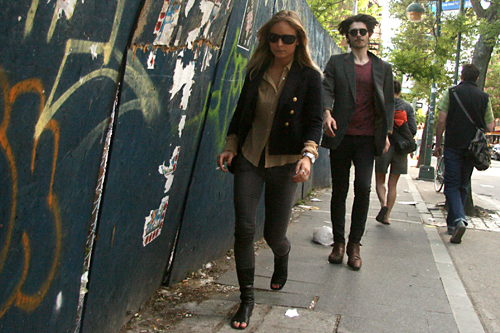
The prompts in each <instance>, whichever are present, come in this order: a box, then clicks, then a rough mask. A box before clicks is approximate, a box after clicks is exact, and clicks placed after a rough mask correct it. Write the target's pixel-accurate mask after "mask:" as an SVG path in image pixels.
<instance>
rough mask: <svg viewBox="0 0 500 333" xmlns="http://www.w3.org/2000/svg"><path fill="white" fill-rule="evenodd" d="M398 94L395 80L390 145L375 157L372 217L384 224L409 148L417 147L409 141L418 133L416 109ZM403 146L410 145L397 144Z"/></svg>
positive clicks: (402, 172)
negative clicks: (375, 199) (377, 205)
mask: <svg viewBox="0 0 500 333" xmlns="http://www.w3.org/2000/svg"><path fill="white" fill-rule="evenodd" d="M400 94H401V83H400V82H399V81H398V80H394V109H395V112H394V129H393V134H392V135H391V136H390V137H389V141H390V142H391V146H390V147H389V150H388V151H387V152H386V153H385V154H382V155H381V156H376V157H375V189H376V191H377V196H378V200H379V201H380V206H381V208H380V211H379V213H378V215H377V217H376V218H375V219H376V220H377V221H378V222H380V223H382V224H387V225H388V224H390V221H389V217H390V215H391V211H392V208H393V207H394V203H395V202H396V196H397V185H398V181H399V177H400V176H401V175H405V174H407V173H408V153H409V151H408V150H412V149H413V150H414V149H415V148H416V144H415V142H414V141H413V142H411V140H413V137H414V136H415V134H416V133H417V123H416V121H415V112H414V111H413V108H412V106H411V105H410V104H408V103H407V102H405V101H404V100H402V99H401V98H399V96H400ZM405 123H406V124H405ZM403 129H404V130H403ZM412 143H413V144H412ZM405 146H408V147H411V148H409V149H407V150H406V151H405V150H404V148H403V149H400V148H399V147H405ZM389 166H391V171H390V174H389V180H388V182H387V187H386V174H387V171H388V169H389Z"/></svg>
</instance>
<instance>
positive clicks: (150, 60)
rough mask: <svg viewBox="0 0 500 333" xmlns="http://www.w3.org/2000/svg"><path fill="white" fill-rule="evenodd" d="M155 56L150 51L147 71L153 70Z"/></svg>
mask: <svg viewBox="0 0 500 333" xmlns="http://www.w3.org/2000/svg"><path fill="white" fill-rule="evenodd" d="M155 61H156V54H155V53H154V52H153V51H151V52H149V57H148V69H155Z"/></svg>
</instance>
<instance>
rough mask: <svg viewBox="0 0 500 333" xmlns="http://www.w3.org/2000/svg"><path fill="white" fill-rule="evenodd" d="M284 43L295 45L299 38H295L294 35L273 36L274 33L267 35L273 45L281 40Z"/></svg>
mask: <svg viewBox="0 0 500 333" xmlns="http://www.w3.org/2000/svg"><path fill="white" fill-rule="evenodd" d="M280 38H281V40H282V41H283V43H284V44H288V45H290V44H293V43H295V40H296V39H297V36H294V35H277V34H273V33H272V32H271V33H270V34H269V35H267V40H268V41H269V42H271V43H277V42H278V41H279V40H280Z"/></svg>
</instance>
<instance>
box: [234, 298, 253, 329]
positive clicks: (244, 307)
mask: <svg viewBox="0 0 500 333" xmlns="http://www.w3.org/2000/svg"><path fill="white" fill-rule="evenodd" d="M253 306H254V300H253V298H252V300H251V301H248V300H246V301H241V303H240V307H239V308H238V311H236V313H235V315H234V316H233V318H231V327H232V328H234V329H237V330H244V329H246V328H247V327H248V325H250V317H251V316H252V312H253ZM235 322H237V323H240V326H234V323H235ZM243 323H245V324H246V326H245V327H241V324H243Z"/></svg>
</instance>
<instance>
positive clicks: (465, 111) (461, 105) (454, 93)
mask: <svg viewBox="0 0 500 333" xmlns="http://www.w3.org/2000/svg"><path fill="white" fill-rule="evenodd" d="M450 91H451V92H452V93H453V96H455V98H456V99H457V102H458V105H460V107H461V108H462V110H463V111H464V113H465V115H466V116H467V118H469V120H470V122H471V123H472V125H474V127H475V128H476V129H479V127H477V126H476V123H474V121H473V120H472V118H471V116H470V115H469V113H468V112H467V110H466V109H465V107H464V105H463V104H462V101H461V100H460V98H458V95H457V92H456V91H455V87H453V88H450Z"/></svg>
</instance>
